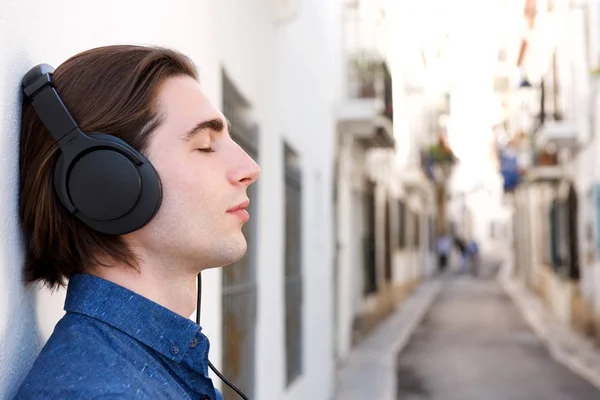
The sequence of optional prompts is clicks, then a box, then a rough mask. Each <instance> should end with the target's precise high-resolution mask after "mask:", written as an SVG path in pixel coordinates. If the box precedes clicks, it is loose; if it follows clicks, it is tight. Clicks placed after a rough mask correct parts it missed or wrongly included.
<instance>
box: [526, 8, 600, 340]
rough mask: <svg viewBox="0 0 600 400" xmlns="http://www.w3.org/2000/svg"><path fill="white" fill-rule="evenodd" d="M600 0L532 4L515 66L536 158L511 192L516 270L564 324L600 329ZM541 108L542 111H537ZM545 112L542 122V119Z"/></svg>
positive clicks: (591, 329)
mask: <svg viewBox="0 0 600 400" xmlns="http://www.w3.org/2000/svg"><path fill="white" fill-rule="evenodd" d="M599 16H600V4H599V3H598V2H597V1H592V0H590V1H581V2H569V1H566V0H556V1H549V0H548V1H543V2H538V4H537V5H535V4H534V2H528V8H526V13H525V16H524V17H525V18H524V19H525V20H526V21H527V27H528V30H527V31H526V32H525V34H524V35H523V38H522V40H521V41H520V42H521V49H522V50H521V55H520V57H519V60H518V65H519V66H520V68H521V70H522V71H523V73H524V77H526V78H527V80H528V81H529V83H530V84H531V86H530V87H529V88H528V89H526V91H528V92H530V93H529V94H527V95H526V97H529V98H530V105H529V106H528V107H526V109H530V110H533V113H532V114H531V115H532V117H533V118H534V122H536V123H537V126H538V129H537V133H535V138H534V141H533V143H532V145H533V149H534V150H533V151H534V155H535V156H536V159H535V161H534V165H532V166H531V167H530V168H529V169H528V172H527V174H526V176H525V182H524V183H523V184H521V185H520V186H519V187H518V189H517V191H516V193H515V195H514V200H515V218H514V221H515V235H516V237H515V239H516V240H515V242H516V243H517V244H518V246H517V247H516V258H515V262H516V263H515V267H516V271H515V272H516V274H517V276H519V277H520V278H521V279H522V280H523V281H524V282H525V283H526V284H527V285H528V286H529V287H530V288H531V289H532V290H534V291H536V292H537V293H538V294H539V295H540V296H541V297H542V298H543V299H544V300H545V302H546V304H547V305H548V307H549V309H550V310H552V312H553V313H554V314H555V315H556V316H557V317H558V318H559V319H560V320H562V321H563V322H564V323H565V324H567V325H571V326H573V327H574V328H575V329H578V330H580V331H582V332H586V333H590V334H592V333H593V332H594V331H596V332H599V331H600V330H599V329H598V328H600V318H599V316H600V296H598V293H600V279H599V278H600V263H599V262H598V258H599V255H600V246H599V245H598V238H599V237H600V235H599V232H600V229H599V228H600V226H599V224H598V221H599V219H598V218H599V216H600V207H599V204H600V203H598V199H599V197H598V194H599V193H600V192H598V185H597V182H598V178H599V176H598V171H599V169H598V167H599V163H598V160H599V157H598V154H599V151H600V148H599V146H600V141H598V138H597V132H598V131H599V128H600V125H599V123H600V120H599V119H598V115H599V114H598V111H599V110H598V105H599V102H598V100H599V98H598V95H599V93H598V89H597V88H598V86H597V79H598V78H597V77H594V75H593V74H592V70H593V69H596V68H597V67H598V60H599V57H598V56H599V55H600V36H599V35H600V18H599ZM542 105H543V109H542ZM541 115H543V117H544V118H543V120H541V119H540V116H541Z"/></svg>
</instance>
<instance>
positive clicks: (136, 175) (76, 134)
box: [22, 64, 162, 235]
mask: <svg viewBox="0 0 600 400" xmlns="http://www.w3.org/2000/svg"><path fill="white" fill-rule="evenodd" d="M53 72H54V68H52V67H51V66H50V65H48V64H40V65H37V66H35V67H33V68H32V69H30V70H29V71H28V72H27V73H26V74H25V76H24V78H23V82H22V85H23V91H24V92H25V96H26V97H27V98H29V99H30V100H31V103H32V104H33V108H34V109H35V111H36V113H37V114H38V116H39V117H40V119H41V120H42V123H43V124H44V125H45V126H46V128H47V129H48V130H49V131H50V135H52V137H53V138H54V140H55V141H56V142H57V143H58V146H59V147H60V150H61V155H60V157H59V159H58V162H57V163H56V167H55V169H54V189H55V190H56V194H57V195H58V198H59V199H60V201H61V203H62V204H63V205H64V206H65V207H66V209H67V210H68V211H69V212H70V213H71V214H72V215H74V216H75V217H77V218H78V219H79V220H81V221H82V222H83V223H85V224H86V225H87V226H89V227H90V228H92V229H93V230H95V231H98V232H101V233H106V234H109V235H122V234H125V233H129V232H133V231H135V230H138V229H140V228H141V227H143V226H144V225H146V224H147V223H148V222H150V220H151V219H152V218H153V217H154V215H155V214H156V212H157V211H158V208H159V207H160V203H161V199H162V186H161V183H160V178H159V176H158V173H157V172H156V170H155V169H154V167H153V166H152V164H151V163H150V161H148V160H147V159H146V157H144V156H143V155H142V154H141V153H140V152H138V151H137V150H135V149H134V148H133V147H131V146H130V145H128V144H127V143H125V142H124V141H122V140H121V139H119V138H117V137H115V136H112V135H108V134H105V133H90V134H86V133H84V132H83V131H82V130H81V129H80V128H79V126H78V125H77V123H76V122H75V120H74V119H73V117H72V116H71V114H70V113H69V110H68V109H67V107H66V106H65V105H64V103H63V101H62V100H61V98H60V96H59V95H58V93H57V92H56V88H55V87H54V83H53V81H52V74H53Z"/></svg>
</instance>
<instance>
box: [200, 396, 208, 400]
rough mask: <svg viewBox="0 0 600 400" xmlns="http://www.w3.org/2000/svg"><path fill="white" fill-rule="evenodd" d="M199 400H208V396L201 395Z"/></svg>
mask: <svg viewBox="0 0 600 400" xmlns="http://www.w3.org/2000/svg"><path fill="white" fill-rule="evenodd" d="M200 400H210V396H207V395H202V397H200Z"/></svg>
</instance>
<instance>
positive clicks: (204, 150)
mask: <svg viewBox="0 0 600 400" xmlns="http://www.w3.org/2000/svg"><path fill="white" fill-rule="evenodd" d="M197 150H198V151H201V152H202V153H214V152H215V150H214V149H213V148H211V147H207V148H205V149H197Z"/></svg>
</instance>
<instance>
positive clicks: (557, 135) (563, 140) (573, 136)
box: [536, 121, 579, 150]
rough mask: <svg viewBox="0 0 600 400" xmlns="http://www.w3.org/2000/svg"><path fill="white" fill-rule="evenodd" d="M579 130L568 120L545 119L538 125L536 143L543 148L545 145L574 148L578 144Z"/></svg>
mask: <svg viewBox="0 0 600 400" xmlns="http://www.w3.org/2000/svg"><path fill="white" fill-rule="evenodd" d="M578 139H579V131H578V129H577V127H576V126H575V125H574V124H573V123H571V122H568V121H547V122H544V124H543V125H542V126H541V127H540V130H539V131H538V133H537V134H536V145H537V146H538V147H540V148H544V147H546V146H547V145H553V146H556V148H557V149H570V150H574V149H576V148H577V147H578V144H579V140H578Z"/></svg>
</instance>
